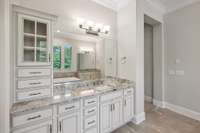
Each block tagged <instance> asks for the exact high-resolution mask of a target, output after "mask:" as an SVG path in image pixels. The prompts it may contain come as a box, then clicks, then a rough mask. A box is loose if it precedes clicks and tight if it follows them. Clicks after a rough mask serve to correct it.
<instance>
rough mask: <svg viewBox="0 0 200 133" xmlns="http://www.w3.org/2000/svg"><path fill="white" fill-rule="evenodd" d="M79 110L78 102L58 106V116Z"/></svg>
mask: <svg viewBox="0 0 200 133" xmlns="http://www.w3.org/2000/svg"><path fill="white" fill-rule="evenodd" d="M79 108H80V104H79V102H75V103H69V104H63V105H59V114H62V113H67V112H71V111H74V110H77V109H79Z"/></svg>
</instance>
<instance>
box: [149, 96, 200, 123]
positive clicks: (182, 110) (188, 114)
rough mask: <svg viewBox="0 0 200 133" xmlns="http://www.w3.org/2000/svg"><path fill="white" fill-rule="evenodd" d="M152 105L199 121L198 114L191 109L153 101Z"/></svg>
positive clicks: (199, 113)
mask: <svg viewBox="0 0 200 133" xmlns="http://www.w3.org/2000/svg"><path fill="white" fill-rule="evenodd" d="M153 104H154V105H155V106H157V107H160V108H166V109H169V110H171V111H173V112H176V113H178V114H181V115H184V116H186V117H189V118H191V119H194V120H198V121H200V112H196V111H193V110H191V109H188V108H185V107H181V106H179V105H175V104H171V103H168V102H163V101H158V100H155V99H154V100H153Z"/></svg>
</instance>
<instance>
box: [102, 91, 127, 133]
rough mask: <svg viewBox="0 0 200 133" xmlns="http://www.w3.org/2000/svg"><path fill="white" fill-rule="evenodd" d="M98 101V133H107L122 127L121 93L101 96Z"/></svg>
mask: <svg viewBox="0 0 200 133" xmlns="http://www.w3.org/2000/svg"><path fill="white" fill-rule="evenodd" d="M100 100H101V103H100V133H108V132H110V131H112V130H114V129H116V128H118V127H119V126H121V125H122V122H123V121H122V101H123V92H122V91H117V92H113V93H109V94H106V95H103V96H101V98H100Z"/></svg>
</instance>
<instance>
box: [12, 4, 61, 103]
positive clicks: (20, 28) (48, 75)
mask: <svg viewBox="0 0 200 133" xmlns="http://www.w3.org/2000/svg"><path fill="white" fill-rule="evenodd" d="M12 10H13V13H12V15H13V16H12V22H13V25H12V33H13V34H12V38H13V39H12V40H13V41H12V43H13V47H12V48H13V49H12V56H11V57H12V61H13V62H12V64H13V70H14V71H12V75H13V88H14V89H13V91H14V92H13V93H12V94H13V97H14V98H13V103H17V102H23V101H30V100H35V99H41V98H44V97H50V96H52V92H53V91H52V88H53V71H52V59H51V57H52V51H53V50H52V38H53V22H54V21H55V20H56V19H57V17H56V16H54V15H51V14H48V13H42V12H40V11H36V10H31V9H27V8H24V7H20V6H17V5H13V6H12Z"/></svg>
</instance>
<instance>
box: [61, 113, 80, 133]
mask: <svg viewBox="0 0 200 133" xmlns="http://www.w3.org/2000/svg"><path fill="white" fill-rule="evenodd" d="M58 128H59V131H58V133H80V113H79V112H75V113H71V114H67V115H65V116H63V117H60V118H59V126H58Z"/></svg>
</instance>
